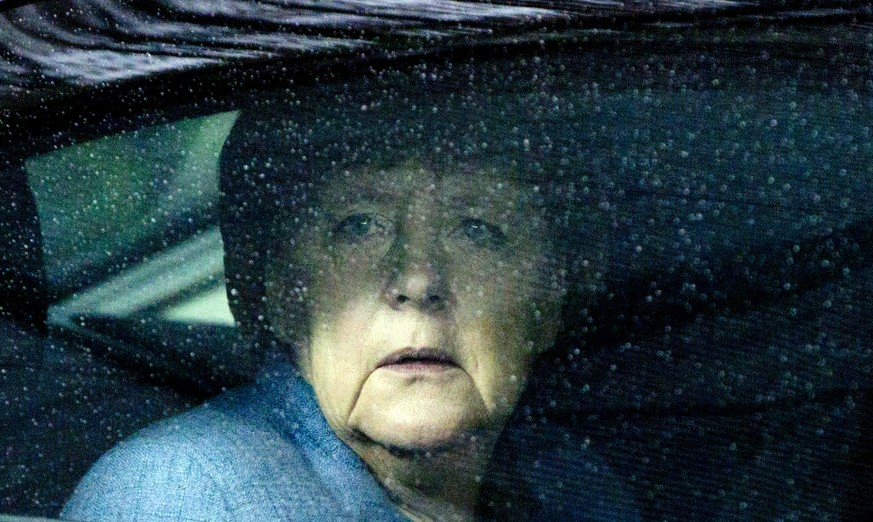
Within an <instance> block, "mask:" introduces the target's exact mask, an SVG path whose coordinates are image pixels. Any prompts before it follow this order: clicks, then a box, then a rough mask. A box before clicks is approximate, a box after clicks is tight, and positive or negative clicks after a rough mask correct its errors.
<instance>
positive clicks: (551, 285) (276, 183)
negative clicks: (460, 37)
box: [63, 65, 637, 521]
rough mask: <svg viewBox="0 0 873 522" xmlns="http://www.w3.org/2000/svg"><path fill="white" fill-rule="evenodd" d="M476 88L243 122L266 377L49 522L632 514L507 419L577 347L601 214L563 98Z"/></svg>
mask: <svg viewBox="0 0 873 522" xmlns="http://www.w3.org/2000/svg"><path fill="white" fill-rule="evenodd" d="M514 67H516V66H514V65H513V66H510V68H514ZM540 67H541V68H542V67H543V66H542V65H540ZM541 70H542V69H541ZM510 73H511V71H502V72H500V74H510ZM515 73H516V74H520V75H522V76H523V79H524V75H525V74H527V75H528V76H527V78H528V79H530V76H529V75H530V74H534V73H532V72H531V71H528V72H526V73H525V72H524V68H519V69H518V70H516V71H515ZM495 74H496V73H495ZM491 80H492V78H491V77H490V74H484V75H483V74H481V73H477V72H476V70H475V69H474V68H472V67H471V66H463V67H457V68H453V67H448V66H447V67H445V68H444V69H443V70H434V69H432V68H431V69H425V68H423V67H421V68H414V69H413V70H412V71H401V72H391V71H387V72H382V73H380V74H374V75H370V76H367V77H365V78H360V79H358V80H356V82H355V85H354V86H353V87H343V86H341V87H336V88H332V89H323V90H322V91H321V93H319V94H315V93H312V94H311V95H310V96H309V97H308V98H307V99H306V100H297V99H295V98H294V97H293V96H291V95H285V96H279V97H273V98H270V99H260V100H258V101H257V102H253V103H252V104H251V106H250V107H248V108H246V109H244V110H243V111H242V112H241V115H240V117H239V119H238V121H237V123H236V125H235V126H234V128H233V130H232V132H231V135H230V136H229V138H228V140H227V143H226V145H225V147H224V151H223V154H222V158H221V182H222V193H223V199H222V202H221V205H222V206H221V226H222V235H223V239H224V242H225V249H226V252H225V260H226V272H227V282H228V294H229V299H230V303H231V307H232V309H233V312H234V315H235V317H236V319H237V321H238V323H239V325H240V326H241V327H242V328H243V330H244V332H246V334H247V335H248V336H249V337H250V338H251V339H252V346H253V347H254V348H253V350H261V351H262V352H263V353H266V354H267V355H266V360H267V364H266V365H265V369H264V371H263V372H262V374H261V377H260V378H259V379H258V382H257V383H256V384H253V385H251V386H248V387H245V388H242V389H237V390H233V391H230V392H227V393H225V394H223V395H221V396H219V397H217V398H215V399H213V400H211V401H209V402H207V403H206V404H204V405H203V406H201V407H199V408H196V409H194V410H192V411H190V412H188V413H186V414H184V415H181V416H179V417H176V418H171V419H168V420H165V421H163V422H161V423H159V424H157V425H154V426H151V427H149V428H147V429H145V430H143V431H141V432H140V433H138V434H136V435H135V436H133V437H131V438H130V439H128V440H127V441H125V442H123V443H122V444H120V445H118V446H117V447H116V448H115V449H113V450H112V451H111V452H110V453H108V454H107V455H105V456H104V457H103V458H102V459H101V460H100V461H99V462H98V464H96V465H95V466H94V468H93V469H92V470H91V471H90V472H89V474H88V475H87V476H86V477H85V479H84V480H83V481H82V483H81V484H80V485H79V487H78V488H77V490H76V493H75V494H74V496H73V497H72V498H71V499H70V501H69V502H68V503H67V505H66V507H65V509H64V512H63V516H64V517H66V518H70V519H77V520H113V521H117V520H236V521H240V520H259V521H261V520H291V519H294V520H296V519H301V520H310V519H326V520H332V519H340V518H350V519H361V520H365V519H366V520H402V519H406V518H409V519H413V520H437V519H440V520H442V519H448V520H473V519H477V518H482V519H495V518H496V519H557V518H560V519H580V520H634V519H636V518H637V515H636V513H635V512H634V511H633V509H632V508H631V507H630V500H629V499H628V498H627V497H626V495H625V494H624V493H623V490H622V488H621V487H620V485H619V483H618V481H617V480H616V479H615V478H614V477H613V476H612V475H611V474H610V473H609V472H608V470H607V469H606V467H605V466H604V465H603V463H602V462H601V461H600V460H599V459H598V458H597V457H596V456H595V455H593V454H591V453H590V452H589V451H588V450H586V449H585V446H584V445H583V444H581V442H580V441H577V440H576V439H575V438H573V437H571V436H569V434H567V433H565V432H564V431H561V430H559V429H558V428H555V427H550V426H548V425H547V424H544V423H542V422H538V421H537V419H534V418H532V417H531V416H529V415H525V414H524V412H522V411H521V410H520V409H519V408H518V404H519V400H520V398H521V397H522V394H523V392H524V391H525V387H526V384H527V383H528V381H529V379H530V378H531V369H532V367H533V366H534V363H535V361H536V359H537V358H538V357H539V356H540V355H542V354H544V353H546V352H547V351H549V350H550V349H553V348H554V347H555V346H556V344H557V345H561V344H563V345H565V347H566V345H567V344H568V343H572V339H573V335H575V334H576V333H578V332H577V330H578V328H577V325H576V324H575V323H576V322H577V321H578V320H577V317H579V316H580V314H579V309H580V307H581V305H584V304H585V303H586V302H588V300H587V299H586V297H585V296H586V295H587V294H590V293H591V288H592V286H593V285H594V283H595V279H596V278H595V277H594V273H595V268H594V267H595V266H596V256H594V255H590V254H591V253H590V252H588V253H587V254H586V253H585V252H583V251H580V246H584V244H585V238H584V234H586V233H591V232H590V231H587V232H586V230H587V228H586V220H591V219H592V218H591V214H592V213H593V211H592V209H595V208H596V205H589V204H588V203H579V201H583V202H584V201H590V200H593V199H594V196H592V195H591V194H590V193H589V187H588V186H587V185H586V182H585V179H587V178H585V177H584V176H582V175H581V172H580V171H579V170H578V166H579V165H580V163H581V162H583V161H584V155H583V154H579V153H577V151H576V150H569V149H568V145H569V142H568V141H567V140H568V139H571V140H574V139H578V136H576V135H575V134H574V133H573V122H574V121H575V120H574V117H575V116H576V115H575V113H573V109H572V103H567V102H566V101H565V100H561V99H559V98H558V97H556V96H557V94H556V93H560V91H561V89H560V88H557V89H555V92H554V93H546V92H541V91H537V90H532V89H531V90H528V89H529V88H530V87H524V86H522V88H521V89H518V87H513V88H511V89H509V88H507V89H505V90H503V91H500V90H497V91H495V90H494V84H493V83H492V81H491ZM521 83H522V84H524V83H525V82H524V81H522V82H521ZM534 85H536V86H538V88H541V87H542V86H541V84H540V83H536V82H533V83H530V86H534ZM576 119H578V117H576ZM571 203H572V204H571ZM582 250H584V248H583V249H582ZM277 354H278V355H277ZM532 400H534V401H535V400H542V398H534V399H532Z"/></svg>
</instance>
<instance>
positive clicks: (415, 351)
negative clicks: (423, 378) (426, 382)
mask: <svg viewBox="0 0 873 522" xmlns="http://www.w3.org/2000/svg"><path fill="white" fill-rule="evenodd" d="M457 367H458V365H457V363H455V361H454V359H453V358H452V356H451V355H449V354H447V353H446V352H444V351H442V350H438V349H436V348H428V347H423V348H412V347H409V348H403V349H402V350H398V351H396V352H394V353H392V354H391V355H389V356H388V357H386V358H385V359H383V360H382V362H380V363H379V368H384V369H386V370H391V371H395V372H402V373H431V372H443V371H446V370H450V369H452V368H457Z"/></svg>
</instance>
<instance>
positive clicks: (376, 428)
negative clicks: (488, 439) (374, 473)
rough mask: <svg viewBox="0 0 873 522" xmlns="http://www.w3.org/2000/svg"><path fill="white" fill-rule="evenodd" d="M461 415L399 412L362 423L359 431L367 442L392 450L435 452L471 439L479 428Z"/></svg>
mask: <svg viewBox="0 0 873 522" xmlns="http://www.w3.org/2000/svg"><path fill="white" fill-rule="evenodd" d="M458 413H459V412H443V411H439V410H436V411H431V412H430V414H428V412H421V411H415V412H398V411H386V412H384V413H383V415H380V416H378V417H376V418H373V419H369V420H368V421H366V422H363V423H362V424H361V425H360V427H359V430H360V432H361V433H363V434H364V435H365V436H366V437H367V438H368V439H370V440H372V441H373V442H375V443H377V444H379V445H381V446H383V447H385V448H389V449H394V450H401V451H433V450H439V449H443V448H445V449H448V448H449V447H453V446H457V445H459V444H463V443H464V442H465V441H467V440H469V437H470V434H472V433H474V432H475V430H476V429H477V428H479V427H480V426H479V424H481V423H478V422H472V421H474V419H471V418H468V417H467V416H465V415H459V414H458Z"/></svg>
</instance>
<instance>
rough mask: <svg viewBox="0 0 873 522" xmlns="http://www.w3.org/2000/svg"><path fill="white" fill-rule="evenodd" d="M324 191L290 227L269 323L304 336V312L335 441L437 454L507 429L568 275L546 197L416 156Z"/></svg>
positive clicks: (272, 280) (313, 367)
mask: <svg viewBox="0 0 873 522" xmlns="http://www.w3.org/2000/svg"><path fill="white" fill-rule="evenodd" d="M320 194H321V195H320V196H319V198H320V199H319V204H318V209H317V210H313V211H311V212H309V213H307V214H306V217H304V218H302V219H301V218H300V216H299V215H298V217H297V218H296V222H295V220H294V219H292V218H290V217H289V218H288V219H287V220H285V226H283V228H284V229H285V230H286V231H287V241H284V242H283V245H280V247H279V254H278V255H277V258H276V259H275V260H273V262H271V263H270V266H271V268H270V269H269V270H268V276H267V299H268V316H269V317H268V319H269V321H270V324H271V325H272V326H273V328H274V330H275V332H276V334H277V336H278V337H279V338H280V339H282V340H284V341H286V342H293V341H296V340H298V339H299V338H300V336H298V335H296V334H295V329H298V328H299V327H300V325H299V324H298V323H297V321H295V320H294V319H293V318H294V317H295V313H294V312H293V310H294V309H295V307H297V308H298V309H299V306H300V301H301V300H304V301H305V302H306V306H307V307H308V314H307V315H308V317H309V321H308V322H309V324H308V328H307V329H306V331H304V332H303V337H304V338H305V341H304V342H302V343H301V345H299V346H298V348H299V351H298V364H299V366H300V368H301V370H302V372H303V374H304V376H305V377H306V379H307V380H308V381H309V382H310V384H311V385H312V386H313V388H314V390H315V394H316V396H317V399H318V402H319V404H320V406H321V409H322V411H323V412H324V414H325V416H326V418H327V420H328V423H329V424H330V426H331V427H332V428H333V430H334V431H335V432H336V433H337V434H338V435H339V436H340V438H342V439H343V440H346V441H349V440H351V439H356V438H357V439H360V438H363V439H366V440H369V441H372V442H375V443H377V444H379V445H382V446H384V447H388V448H398V449H409V450H426V449H436V448H440V447H446V446H449V445H452V444H453V443H456V442H459V441H461V440H464V437H465V436H470V435H474V434H475V433H476V432H477V431H478V430H483V429H484V430H489V429H491V430H499V429H501V428H502V426H503V424H504V422H505V421H506V419H507V417H508V415H509V414H510V413H511V412H512V409H513V407H514V405H515V403H516V401H517V399H518V397H519V395H520V393H521V392H522V391H523V388H524V383H525V380H526V377H527V374H528V371H529V368H530V365H531V362H532V360H533V359H534V358H535V357H536V356H537V355H538V354H539V353H541V352H543V351H544V350H546V349H548V348H549V347H550V346H551V345H552V344H553V343H554V340H555V336H556V334H557V331H558V328H559V315H560V306H561V295H562V287H563V277H562V273H563V270H562V266H561V264H560V262H558V261H557V256H555V255H554V251H553V245H552V243H553V237H552V236H553V228H554V227H553V225H551V224H550V216H549V215H548V214H547V212H546V209H545V207H544V206H543V205H542V204H541V203H540V202H539V200H540V199H541V197H540V194H539V191H538V188H537V187H535V186H533V185H530V184H526V183H523V182H518V181H512V180H509V179H500V178H498V177H497V176H496V175H494V174H491V175H489V174H488V173H484V172H481V171H480V172H476V173H466V172H457V173H455V172H452V173H441V175H436V174H435V173H434V172H432V171H429V170H427V169H426V168H425V167H423V166H422V164H421V163H420V162H417V161H410V162H408V163H406V164H404V165H402V166H399V167H395V168H392V169H389V170H383V171H378V172H358V173H353V174H351V175H349V174H347V175H337V176H335V177H334V178H333V179H332V180H331V181H330V182H329V183H327V186H326V187H323V188H322V189H321V190H320ZM301 270H302V271H303V272H304V273H307V274H308V278H307V281H305V282H302V281H298V280H296V277H297V275H298V274H300V273H301ZM302 285H305V287H303V286H302Z"/></svg>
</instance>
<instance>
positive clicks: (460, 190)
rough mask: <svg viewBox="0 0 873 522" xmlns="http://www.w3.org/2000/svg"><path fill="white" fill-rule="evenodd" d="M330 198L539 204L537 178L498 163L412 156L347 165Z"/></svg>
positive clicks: (333, 181)
mask: <svg viewBox="0 0 873 522" xmlns="http://www.w3.org/2000/svg"><path fill="white" fill-rule="evenodd" d="M325 188H326V190H325V192H324V196H325V200H326V201H325V202H334V203H339V202H358V201H369V202H374V203H386V204H391V203H398V202H403V201H408V200H409V199H410V198H413V197H414V198H415V199H419V200H425V201H427V200H430V201H433V202H434V203H439V204H450V205H452V206H461V207H476V206H494V205H501V206H503V205H510V204H511V205H512V206H519V205H521V206H529V205H530V206H539V205H538V202H539V201H540V199H541V198H540V197H539V196H540V190H539V186H538V185H537V184H536V183H532V182H528V181H525V180H521V179H518V178H517V177H512V176H511V175H509V174H508V173H506V172H501V171H500V170H498V169H496V168H489V167H480V166H472V165H456V166H453V167H452V168H435V167H431V166H426V165H425V164H424V163H423V162H421V161H419V160H409V161H406V162H404V163H402V164H399V165H394V166H391V167H387V168H366V169H354V170H347V171H344V172H342V173H340V174H337V175H334V176H332V177H331V178H330V180H329V181H328V182H327V184H326V187H325Z"/></svg>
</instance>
